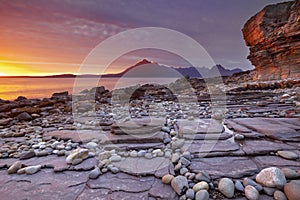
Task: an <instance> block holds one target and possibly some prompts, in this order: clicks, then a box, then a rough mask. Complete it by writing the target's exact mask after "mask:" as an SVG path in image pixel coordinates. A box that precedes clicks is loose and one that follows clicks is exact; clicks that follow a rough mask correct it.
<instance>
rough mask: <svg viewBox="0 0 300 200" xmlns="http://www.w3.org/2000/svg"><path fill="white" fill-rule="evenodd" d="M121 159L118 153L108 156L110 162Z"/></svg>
mask: <svg viewBox="0 0 300 200" xmlns="http://www.w3.org/2000/svg"><path fill="white" fill-rule="evenodd" d="M121 160H122V157H121V156H118V155H113V156H112V157H110V158H109V161H110V162H120V161H121Z"/></svg>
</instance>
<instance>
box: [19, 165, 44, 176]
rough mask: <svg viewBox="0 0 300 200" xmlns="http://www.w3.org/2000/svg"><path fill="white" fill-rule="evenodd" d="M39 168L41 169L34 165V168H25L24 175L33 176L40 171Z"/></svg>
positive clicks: (39, 166)
mask: <svg viewBox="0 0 300 200" xmlns="http://www.w3.org/2000/svg"><path fill="white" fill-rule="evenodd" d="M41 168H42V166H41V165H36V166H29V167H25V168H23V169H24V172H25V173H26V174H28V175H31V174H35V173H37V172H38V171H40V169H41Z"/></svg>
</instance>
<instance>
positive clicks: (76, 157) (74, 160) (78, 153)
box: [66, 149, 89, 165]
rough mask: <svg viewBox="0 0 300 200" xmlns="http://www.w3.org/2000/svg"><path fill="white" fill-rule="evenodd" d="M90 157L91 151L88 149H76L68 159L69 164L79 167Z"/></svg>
mask: <svg viewBox="0 0 300 200" xmlns="http://www.w3.org/2000/svg"><path fill="white" fill-rule="evenodd" d="M88 157H89V151H88V150H87V149H75V150H73V151H72V152H71V154H70V155H69V156H68V157H67V158H66V162H67V163H68V164H72V165H77V164H79V163H81V162H82V161H83V160H85V159H87V158H88Z"/></svg>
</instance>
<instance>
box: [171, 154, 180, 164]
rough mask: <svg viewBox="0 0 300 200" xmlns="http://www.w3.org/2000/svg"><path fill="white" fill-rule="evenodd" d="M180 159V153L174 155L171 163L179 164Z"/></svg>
mask: <svg viewBox="0 0 300 200" xmlns="http://www.w3.org/2000/svg"><path fill="white" fill-rule="evenodd" d="M179 159H180V155H179V154H178V153H174V154H173V155H172V159H171V161H172V163H177V162H178V161H179Z"/></svg>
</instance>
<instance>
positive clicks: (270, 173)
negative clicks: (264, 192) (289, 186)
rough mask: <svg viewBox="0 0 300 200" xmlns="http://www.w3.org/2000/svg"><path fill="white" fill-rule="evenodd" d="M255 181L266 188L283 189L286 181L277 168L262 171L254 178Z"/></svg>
mask: <svg viewBox="0 0 300 200" xmlns="http://www.w3.org/2000/svg"><path fill="white" fill-rule="evenodd" d="M256 181H257V182H258V183H260V184H261V185H263V186H266V187H277V188H283V186H284V185H285V184H286V179H285V176H284V174H283V172H282V171H281V170H280V169H278V168H277V167H270V168H266V169H263V170H261V171H260V172H259V174H258V175H257V176H256Z"/></svg>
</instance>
